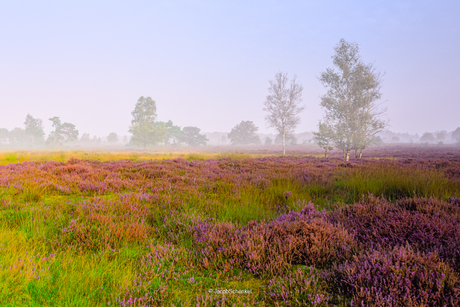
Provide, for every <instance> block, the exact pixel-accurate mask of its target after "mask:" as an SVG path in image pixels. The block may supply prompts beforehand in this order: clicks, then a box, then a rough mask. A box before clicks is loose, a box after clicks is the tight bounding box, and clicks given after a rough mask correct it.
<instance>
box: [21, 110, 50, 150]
mask: <svg viewBox="0 0 460 307" xmlns="http://www.w3.org/2000/svg"><path fill="white" fill-rule="evenodd" d="M24 125H25V126H26V129H25V130H26V132H27V134H29V135H30V136H31V137H32V143H33V145H34V146H37V145H40V144H43V142H44V141H45V131H44V130H43V121H42V120H41V119H39V118H34V117H33V116H32V115H30V114H27V116H26V120H25V122H24Z"/></svg>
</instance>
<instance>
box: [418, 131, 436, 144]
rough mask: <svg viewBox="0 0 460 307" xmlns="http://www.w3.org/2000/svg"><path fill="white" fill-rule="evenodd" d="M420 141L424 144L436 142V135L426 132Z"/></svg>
mask: <svg viewBox="0 0 460 307" xmlns="http://www.w3.org/2000/svg"><path fill="white" fill-rule="evenodd" d="M420 141H422V142H434V141H435V138H434V134H433V133H431V132H425V133H424V134H423V135H422V137H421V138H420Z"/></svg>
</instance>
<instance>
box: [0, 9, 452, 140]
mask: <svg viewBox="0 0 460 307" xmlns="http://www.w3.org/2000/svg"><path fill="white" fill-rule="evenodd" d="M458 10H459V4H458V3H457V2H456V1H445V2H443V5H439V4H438V3H437V2H434V1H425V2H423V3H419V2H415V1H404V2H400V1H390V2H388V1H387V2H375V1H371V2H368V1H360V2H355V3H353V5H351V4H349V3H346V2H342V1H331V2H327V3H326V2H325V3H322V4H307V3H303V2H302V1H293V2H289V3H278V2H270V3H263V2H257V1H256V2H252V3H250V4H248V3H244V2H232V3H226V4H224V3H211V2H206V1H198V2H196V1H180V2H175V3H163V4H160V3H146V2H135V3H130V4H127V3H126V4H124V3H112V2H105V1H95V2H89V1H81V2H78V3H61V2H58V1H49V2H46V3H45V4H38V3H28V4H27V5H25V4H21V3H19V2H18V3H7V4H5V5H3V6H2V10H1V12H0V26H1V28H2V29H3V30H2V31H1V32H0V35H1V36H0V37H1V41H0V45H1V46H2V48H0V54H1V56H2V59H4V60H3V61H2V66H1V72H0V81H1V82H0V88H1V90H0V104H1V106H2V110H1V113H0V128H5V129H7V130H8V131H11V130H13V129H15V128H24V125H23V123H24V119H25V117H26V115H27V114H30V115H32V116H33V117H35V118H39V119H41V120H42V121H43V126H44V130H45V135H46V136H48V135H49V133H50V132H51V131H52V130H53V127H52V123H51V122H50V121H49V120H48V119H49V118H52V117H54V116H57V117H59V118H60V119H61V120H62V122H68V123H72V124H74V125H75V126H76V129H77V130H78V131H79V137H80V138H81V136H82V135H83V134H84V133H88V134H89V135H90V137H93V136H97V138H101V141H104V140H106V138H107V136H108V135H109V134H110V133H112V132H114V133H116V134H117V135H118V136H119V138H121V141H123V138H124V136H125V135H126V136H127V137H128V138H129V137H130V133H129V132H128V130H129V126H130V124H131V120H132V116H131V112H132V111H133V109H134V106H135V103H136V101H137V99H138V98H139V97H140V96H145V97H152V99H153V100H154V101H155V102H156V105H157V115H158V118H157V119H158V120H159V121H163V122H167V121H168V120H171V121H172V122H173V123H174V124H175V125H177V126H179V127H187V126H194V127H198V128H200V129H201V132H205V133H206V135H209V134H211V133H213V132H220V133H222V134H224V133H229V132H230V131H231V129H232V128H233V127H234V126H235V125H237V124H238V123H240V122H241V121H253V122H254V124H255V126H256V127H258V128H259V131H258V133H260V134H264V135H268V134H271V135H272V138H273V137H274V136H276V131H274V130H273V128H271V127H269V126H267V124H266V121H265V115H266V114H265V112H263V110H262V109H263V103H264V101H265V98H266V96H267V95H268V92H267V88H268V86H269V83H268V81H269V80H272V79H273V78H274V75H275V73H277V72H278V71H283V72H287V73H289V76H290V77H292V76H294V75H297V81H298V82H299V83H300V84H301V85H303V87H304V91H303V95H302V99H303V102H302V104H303V105H305V107H306V109H305V110H304V112H302V113H300V115H299V116H300V119H301V124H300V125H298V126H297V127H296V130H295V133H297V134H302V133H311V132H312V131H316V130H317V129H318V122H319V121H320V120H321V119H322V117H323V110H322V108H321V107H320V96H322V95H324V93H325V91H326V90H325V88H324V87H323V86H322V85H321V83H320V82H319V80H318V77H319V76H320V74H321V72H322V71H324V70H325V69H326V68H328V67H330V66H331V65H332V61H331V56H332V55H333V54H334V50H333V47H334V46H335V45H336V44H337V42H338V41H339V40H340V39H341V38H345V39H346V40H347V41H350V42H357V43H358V44H359V46H360V51H361V55H362V58H363V60H364V62H366V63H374V65H375V67H377V68H378V70H380V71H381V72H383V73H385V75H384V77H383V82H382V90H381V91H382V94H383V95H382V98H381V102H382V103H383V104H382V107H384V108H387V113H386V114H385V116H384V118H385V119H389V120H390V126H389V127H388V129H389V130H391V131H392V132H394V133H408V134H409V135H410V137H409V138H408V140H407V141H409V140H410V139H412V140H413V141H414V142H417V138H418V137H421V136H422V135H423V134H424V133H425V132H429V133H436V132H440V131H446V132H447V133H451V132H452V131H454V130H455V129H456V128H457V127H459V126H460V124H459V123H458V116H457V114H459V113H460V103H458V95H457V91H456V85H457V84H458V82H459V81H460V80H459V76H458V73H457V72H458V70H459V68H460V67H459V65H460V64H459V62H458V61H457V58H456V57H457V54H458V53H459V51H460V42H459V39H458V37H460V35H459V34H460V33H459V31H460V30H459V28H460V27H459V24H458V23H459V21H458V18H457V17H456V13H457V12H458ZM325 16H327V18H325ZM417 136H418V137H417ZM297 138H298V139H299V140H303V139H304V138H302V137H297ZM403 139H406V138H403ZM446 141H447V142H449V138H448V137H447V138H446ZM300 142H302V141H300ZM214 143H216V142H214ZM217 143H218V142H217Z"/></svg>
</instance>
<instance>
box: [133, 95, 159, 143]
mask: <svg viewBox="0 0 460 307" xmlns="http://www.w3.org/2000/svg"><path fill="white" fill-rule="evenodd" d="M131 114H132V116H133V119H132V120H131V127H130V128H129V132H131V133H132V134H133V136H132V138H131V143H133V144H134V145H137V146H143V147H144V148H145V147H147V146H148V145H155V144H156V143H158V142H161V141H162V140H163V139H164V136H165V134H166V130H165V128H164V127H163V126H156V127H155V120H156V117H157V107H156V104H155V101H154V100H153V99H152V98H150V97H143V96H141V97H140V98H139V99H138V100H137V103H136V106H135V108H134V111H132V112H131Z"/></svg>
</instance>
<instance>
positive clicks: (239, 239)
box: [191, 203, 356, 276]
mask: <svg viewBox="0 0 460 307" xmlns="http://www.w3.org/2000/svg"><path fill="white" fill-rule="evenodd" d="M191 231H192V233H193V237H194V241H195V243H196V247H197V252H198V257H199V258H200V259H201V261H202V264H203V266H204V267H205V268H207V269H209V268H219V269H222V270H225V271H229V270H231V269H233V268H234V266H238V267H240V268H243V269H245V270H248V271H249V272H251V273H253V274H256V275H266V274H268V275H270V276H272V275H277V274H280V273H283V272H286V271H288V270H289V268H290V266H291V265H292V264H304V265H318V266H324V265H327V264H331V263H332V262H337V261H342V260H344V259H347V258H348V257H350V256H351V254H352V251H353V249H354V248H355V245H356V242H355V240H354V238H353V236H352V235H350V234H348V232H347V231H346V230H345V229H343V228H342V227H341V226H334V225H332V224H330V223H329V222H327V221H326V220H325V213H324V212H318V211H317V210H316V209H315V208H314V205H313V204H312V203H308V204H307V205H306V206H305V207H304V209H302V210H301V211H300V212H297V211H291V212H289V213H287V214H284V215H281V216H279V217H278V218H277V219H275V220H273V221H271V222H260V223H257V222H251V223H249V224H248V225H247V226H244V227H238V226H235V225H234V224H232V223H216V224H213V225H212V224H210V223H208V222H203V223H197V224H195V225H194V226H193V227H192V229H191Z"/></svg>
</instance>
